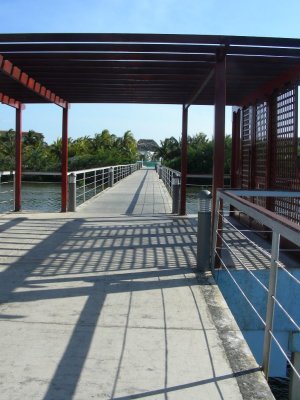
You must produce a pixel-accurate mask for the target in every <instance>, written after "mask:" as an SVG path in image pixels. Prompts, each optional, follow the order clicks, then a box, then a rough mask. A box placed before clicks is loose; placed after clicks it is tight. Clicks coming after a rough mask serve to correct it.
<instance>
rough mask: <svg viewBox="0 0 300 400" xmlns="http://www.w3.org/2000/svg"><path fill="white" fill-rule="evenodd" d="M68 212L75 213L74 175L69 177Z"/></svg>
mask: <svg viewBox="0 0 300 400" xmlns="http://www.w3.org/2000/svg"><path fill="white" fill-rule="evenodd" d="M68 210H69V211H72V212H74V211H76V174H74V173H71V174H70V175H69V207H68Z"/></svg>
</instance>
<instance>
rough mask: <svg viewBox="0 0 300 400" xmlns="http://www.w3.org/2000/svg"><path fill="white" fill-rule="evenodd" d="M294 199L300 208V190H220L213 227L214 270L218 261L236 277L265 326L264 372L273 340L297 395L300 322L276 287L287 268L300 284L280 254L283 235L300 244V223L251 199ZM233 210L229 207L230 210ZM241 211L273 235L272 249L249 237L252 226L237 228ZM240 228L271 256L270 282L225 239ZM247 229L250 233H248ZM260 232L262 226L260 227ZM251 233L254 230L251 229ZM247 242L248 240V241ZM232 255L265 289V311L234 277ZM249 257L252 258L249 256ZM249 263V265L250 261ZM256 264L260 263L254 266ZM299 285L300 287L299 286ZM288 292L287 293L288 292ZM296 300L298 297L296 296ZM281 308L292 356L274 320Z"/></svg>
mask: <svg viewBox="0 0 300 400" xmlns="http://www.w3.org/2000/svg"><path fill="white" fill-rule="evenodd" d="M267 198H269V199H271V200H272V199H280V198H284V199H293V203H294V204H295V202H296V204H297V202H299V211H298V212H300V192H288V191H262V190H259V191H258V190H218V191H217V196H216V207H215V215H214V227H213V235H212V252H211V254H212V260H211V265H212V270H213V272H215V270H214V267H215V265H216V263H217V265H218V266H220V267H221V268H223V269H224V270H226V271H227V273H228V276H229V277H230V278H231V279H232V280H233V282H234V284H235V285H236V286H237V288H238V290H239V292H240V294H241V296H242V297H243V298H244V299H245V300H246V301H247V303H248V304H249V306H250V307H251V309H252V311H253V312H254V314H255V315H256V316H257V318H258V319H259V320H260V321H261V323H262V324H263V326H264V331H265V333H264V343H263V363H262V369H263V372H264V374H265V376H266V377H267V378H268V375H269V366H270V349H271V343H275V345H276V346H277V348H278V349H279V351H280V352H281V353H282V355H283V357H284V358H285V359H286V362H287V363H288V364H289V366H290V368H291V370H292V385H291V393H292V394H291V397H290V398H291V399H296V398H297V399H298V398H299V397H295V395H293V393H296V392H297V393H298V394H299V390H298V389H299V384H300V323H299V322H296V321H295V319H294V317H293V316H292V315H291V313H290V311H289V310H287V309H286V307H285V306H284V305H283V304H282V301H281V302H280V301H279V299H278V296H277V293H276V289H277V276H278V270H279V269H280V270H282V271H284V273H286V274H287V276H288V277H289V279H291V280H292V281H293V283H296V285H298V287H299V286H300V281H299V280H298V279H297V277H296V276H294V275H293V274H292V273H291V272H290V270H288V269H287V268H286V267H285V265H284V264H283V263H281V262H280V260H279V254H280V239H281V237H283V238H285V239H286V240H287V241H288V242H289V243H292V244H294V245H295V248H297V247H298V248H299V247H300V225H298V224H296V223H295V222H291V221H290V220H289V219H288V218H286V216H284V215H277V214H276V213H275V212H272V211H269V210H268V209H266V208H264V207H262V206H261V205H258V204H254V203H253V202H252V201H253V200H254V199H255V201H256V203H257V202H259V201H258V200H259V199H267ZM225 203H226V205H227V207H226V210H227V211H226V212H225V211H224V212H223V209H224V208H223V205H224V204H225ZM229 210H230V211H229ZM231 214H235V215H242V216H248V217H249V218H250V219H251V220H252V221H256V222H257V223H259V224H260V226H261V227H262V226H263V227H264V229H265V232H267V233H268V234H269V235H271V237H272V241H271V242H272V243H271V249H270V251H268V250H266V249H265V248H263V247H262V246H260V245H259V244H257V243H256V242H254V241H253V240H252V239H250V237H249V230H247V229H245V230H244V229H238V228H237V227H236V224H235V223H234V220H231V218H230V215H231ZM237 232H238V235H239V237H240V238H241V239H240V240H241V241H243V244H242V246H243V247H245V246H250V245H251V246H253V247H254V248H255V249H256V250H257V251H259V252H261V253H263V254H264V256H265V257H266V258H267V259H268V260H269V264H268V265H269V284H268V285H266V284H264V283H263V282H262V281H261V280H260V279H259V275H257V274H255V271H253V270H252V268H251V267H249V263H247V262H245V260H243V259H242V258H241V257H239V256H238V255H237V252H236V251H235V249H234V247H233V246H232V245H231V244H230V240H228V241H227V240H226V236H227V237H228V238H230V236H231V237H232V235H234V234H236V233H237ZM247 232H248V233H247ZM259 232H260V233H261V232H262V230H261V229H260V230H259ZM251 233H253V230H252V229H251ZM246 243H247V244H246ZM226 252H228V253H227V254H229V255H230V257H231V259H232V260H236V262H237V263H238V264H239V266H241V267H242V269H243V270H245V271H247V272H248V273H249V274H250V275H251V277H252V278H253V280H254V283H255V284H257V285H259V286H260V287H261V288H262V289H263V291H265V293H266V299H267V305H266V315H265V316H264V315H261V313H259V311H258V310H257V309H256V307H255V305H254V304H253V302H252V301H251V300H250V299H249V297H248V296H247V294H246V293H245V290H244V289H243V288H242V287H241V285H240V284H239V282H238V281H237V280H236V279H235V277H234V274H233V273H232V269H231V268H230V267H228V265H226V257H225V253H226ZM227 260H228V257H227ZM248 261H249V260H248ZM247 264H248V265H247ZM254 267H257V265H256V266H254ZM299 289H300V287H299ZM281 295H282V294H281ZM287 295H288V293H287ZM294 301H297V299H294ZM275 307H276V310H277V309H278V310H279V311H280V312H281V313H282V314H283V315H284V317H285V318H287V319H288V321H289V322H288V323H289V324H291V325H292V327H293V328H292V330H291V332H290V342H289V351H290V352H291V353H292V357H290V356H289V353H288V352H286V351H285V350H284V349H283V346H282V344H281V343H280V341H279V340H278V339H277V338H276V336H275V333H274V329H273V323H274V310H275Z"/></svg>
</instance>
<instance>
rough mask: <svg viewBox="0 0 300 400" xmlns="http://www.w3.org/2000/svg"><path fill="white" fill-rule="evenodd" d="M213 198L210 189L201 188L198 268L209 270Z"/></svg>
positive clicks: (202, 270) (199, 198)
mask: <svg viewBox="0 0 300 400" xmlns="http://www.w3.org/2000/svg"><path fill="white" fill-rule="evenodd" d="M211 198H212V195H211V193H210V192H209V191H208V190H201V191H200V193H199V197H198V201H199V205H198V229H197V268H198V269H199V270H200V271H201V272H205V271H208V270H209V267H210V251H211Z"/></svg>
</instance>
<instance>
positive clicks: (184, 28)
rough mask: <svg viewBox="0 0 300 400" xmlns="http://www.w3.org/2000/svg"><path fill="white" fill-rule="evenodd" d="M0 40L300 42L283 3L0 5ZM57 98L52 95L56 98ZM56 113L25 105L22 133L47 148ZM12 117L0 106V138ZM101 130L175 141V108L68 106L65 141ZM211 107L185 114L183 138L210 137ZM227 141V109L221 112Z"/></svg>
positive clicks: (100, 0) (43, 1) (297, 8)
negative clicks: (60, 36)
mask: <svg viewBox="0 0 300 400" xmlns="http://www.w3.org/2000/svg"><path fill="white" fill-rule="evenodd" d="M0 6H1V7H0V20H1V33H24V32H26V33H43V32H50V33H51V32H59V33H64V32H80V33H89V32H97V33H112V32H115V33H178V34H203V35H246V36H248V35H249V36H272V37H295V38H299V37H300V25H299V15H300V1H299V0H288V1H286V2H284V3H282V2H281V1H276V0H272V1H271V0H252V1H251V2H245V1H242V0H239V1H236V0H185V1H182V0H130V1H129V0H84V1H83V0H40V1H38V0H0ZM58 95H59V93H58ZM61 116H62V111H61V109H60V107H57V106H54V105H27V106H26V110H25V111H24V113H23V130H29V129H33V130H35V131H37V132H42V133H44V135H45V139H46V141H47V142H48V143H51V142H52V141H53V140H55V139H56V138H58V137H60V136H61ZM14 121H15V110H14V109H12V108H10V107H8V106H4V105H0V130H3V129H10V128H14V124H15V122H14ZM103 129H109V130H110V132H111V133H114V134H116V135H118V136H121V135H122V134H123V133H124V132H125V131H127V130H131V131H132V132H133V134H134V136H135V138H136V139H141V138H144V139H154V140H156V141H157V142H158V143H159V142H160V140H163V139H164V138H166V137H170V136H175V137H177V138H179V137H180V135H181V106H171V105H170V106H168V105H165V106H164V105H121V104H120V105H118V104H117V105H116V104H114V105H109V104H90V105H86V104H84V105H81V104H72V105H71V109H70V116H69V135H70V136H71V137H72V138H76V137H79V136H85V135H88V136H91V137H92V136H93V135H94V134H95V133H97V132H101V131H102V130H103ZM213 129H214V127H213V110H212V107H207V106H206V107H203V106H201V107H200V106H192V107H190V109H189V124H188V133H189V135H194V134H196V133H197V132H204V133H206V134H207V136H209V137H211V136H212V134H213ZM225 131H226V133H227V134H230V132H231V108H228V109H227V110H226V128H225Z"/></svg>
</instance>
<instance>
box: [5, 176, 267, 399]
mask: <svg viewBox="0 0 300 400" xmlns="http://www.w3.org/2000/svg"><path fill="white" fill-rule="evenodd" d="M129 189H130V191H131V192H130V193H129V194H128V190H129ZM126 193H127V195H126V196H125V194H126ZM149 193H151V194H152V200H151V201H154V203H155V204H154V205H153V204H152V206H151V201H150V200H149V198H150V197H149ZM160 196H161V197H160ZM118 198H119V201H117V199H118ZM126 202H127V203H126ZM114 205H117V208H114ZM166 212H168V214H166ZM169 212H170V199H169V198H168V194H167V192H166V191H165V189H164V188H163V186H162V184H161V182H160V181H159V180H158V178H157V175H156V174H155V172H154V171H143V170H142V171H138V172H137V173H135V174H133V175H132V176H130V177H128V178H126V179H125V180H124V181H123V182H120V183H118V184H117V185H116V186H115V187H114V188H113V189H112V190H107V191H106V192H105V193H103V194H101V195H100V196H98V197H97V198H96V199H95V200H93V201H89V202H88V203H87V204H86V205H85V206H82V207H80V208H79V210H78V211H77V212H76V213H67V214H39V213H34V214H30V213H24V214H22V213H20V214H17V215H15V214H13V215H6V216H5V217H3V218H1V219H0V238H1V239H3V240H1V245H0V246H1V249H2V251H3V255H2V257H1V258H0V332H1V334H0V349H1V353H0V354H1V355H0V361H1V362H0V398H1V400H15V399H16V400H17V399H18V400H19V399H30V400H31V399H34V400H71V399H78V400H88V399H103V400H104V399H107V400H108V399H115V400H129V399H155V400H157V399H164V400H166V399H168V400H177V399H180V400H182V399H184V400H185V399H187V400H193V399H197V400H198V399H211V400H214V399H225V400H227V399H234V400H239V399H242V398H243V399H249V400H250V398H251V399H262V398H263V399H272V398H273V397H272V395H271V393H270V391H269V390H268V387H267V385H266V383H265V381H264V380H263V378H262V375H261V373H260V372H258V369H255V368H254V369H253V368H252V369H250V370H248V369H247V368H244V369H241V370H239V371H238V372H239V374H240V375H241V376H243V379H244V380H243V384H244V382H245V379H246V378H247V377H248V376H251V377H252V378H253V379H252V380H253V381H254V382H255V384H257V382H259V383H260V385H258V386H259V388H262V387H263V389H264V391H263V392H262V393H263V397H261V394H259V393H256V392H255V391H254V392H253V391H252V392H251V396H252V397H249V393H250V391H249V390H248V392H247V393H248V394H247V393H246V394H245V393H244V392H243V390H242V389H243V386H242V385H241V384H240V381H239V376H240V375H239V374H236V375H234V374H233V368H232V365H231V362H230V360H228V358H227V353H226V352H225V350H224V346H223V342H224V340H225V339H226V337H227V336H226V335H227V333H228V330H229V331H230V335H231V336H230V337H233V338H234V337H235V336H234V335H235V334H236V332H237V333H239V331H238V328H237V327H236V325H235V324H234V322H232V323H231V322H230V323H228V321H233V320H232V316H228V317H227V319H226V323H227V325H226V324H225V323H224V321H223V320H222V321H221V328H222V332H221V334H220V331H219V330H218V327H217V325H216V318H215V316H213V317H212V312H211V308H212V305H211V301H210V299H211V298H210V297H209V295H208V286H209V287H210V286H211V283H208V282H207V281H205V282H204V283H203V282H202V283H201V285H199V280H198V278H197V276H196V275H195V274H194V271H193V268H194V267H195V265H196V260H195V255H196V252H195V247H196V242H195V225H194V224H193V223H191V222H190V220H189V219H186V218H184V219H182V218H176V217H172V216H171V215H170V214H169ZM207 285H208V286H207ZM214 290H215V291H217V290H218V289H217V287H214ZM218 293H219V292H218ZM213 297H214V298H218V296H215V295H214V296H213ZM220 298H221V296H220ZM221 303H222V300H221V299H219V298H218V301H217V304H214V306H213V307H214V309H220V313H223V310H224V307H225V306H224V304H221ZM225 325H226V326H227V327H228V326H229V328H226V327H225ZM222 335H223V336H225V339H224V340H223V336H222ZM232 342H233V343H234V340H232ZM238 343H239V348H241V347H242V346H241V341H238ZM244 346H245V344H244ZM240 357H242V358H243V357H244V355H243V354H241V355H240ZM247 357H248V358H247V360H249V359H250V358H249V357H251V355H249V354H248V353H247ZM251 360H252V361H251V362H253V358H252V359H251ZM251 365H253V364H251ZM235 373H236V371H235ZM245 377H246V378H245ZM247 396H248V397H247Z"/></svg>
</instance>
